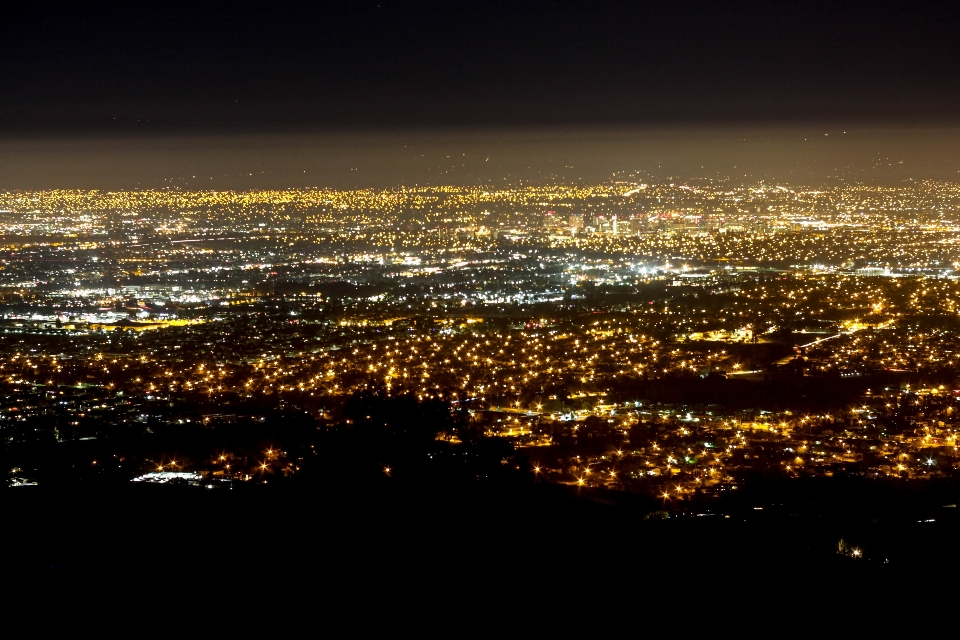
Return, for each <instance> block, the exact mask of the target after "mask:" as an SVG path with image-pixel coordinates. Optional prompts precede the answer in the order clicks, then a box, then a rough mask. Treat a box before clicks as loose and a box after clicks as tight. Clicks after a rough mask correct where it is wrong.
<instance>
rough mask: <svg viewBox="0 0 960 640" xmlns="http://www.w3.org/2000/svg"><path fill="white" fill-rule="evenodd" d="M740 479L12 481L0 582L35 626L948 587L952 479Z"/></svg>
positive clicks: (529, 610)
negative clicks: (693, 495)
mask: <svg viewBox="0 0 960 640" xmlns="http://www.w3.org/2000/svg"><path fill="white" fill-rule="evenodd" d="M357 480H360V479H357ZM757 487H758V488H756V489H751V488H749V487H745V488H744V490H743V491H742V492H741V493H740V494H739V495H736V496H734V497H731V498H723V499H711V500H710V501H709V502H702V503H700V502H697V501H695V500H694V501H691V500H687V501H681V502H666V503H664V502H663V501H660V502H657V501H652V500H651V499H650V498H646V497H641V496H636V495H629V494H618V493H613V492H599V491H584V490H580V491H578V490H577V489H575V488H570V487H565V486H558V485H552V484H547V483H537V482H531V481H528V480H526V479H525V478H523V477H521V476H519V475H517V476H513V475H510V474H506V475H504V476H503V477H500V478H497V479H496V480H491V481H488V482H472V483H465V482H457V481H451V482H430V483H427V482H425V481H422V480H404V481H399V482H398V481H395V479H394V478H390V477H386V476H384V477H383V478H380V479H371V481H370V482H359V481H354V482H351V481H350V480H349V479H344V480H343V481H342V482H340V483H330V484H326V483H320V484H309V483H300V484H290V485H286V486H279V485H278V486H269V485H267V486H264V485H261V486H238V487H237V488H235V489H216V490H209V489H203V488H199V487H171V486H142V485H133V484H130V485H129V486H128V485H114V486H99V487H95V488H91V487H87V488H84V489H80V490H76V491H74V490H66V489H62V488H61V489H57V490H51V489H49V488H41V487H18V488H13V489H7V490H5V491H4V493H3V497H2V500H3V514H4V516H3V521H4V525H3V543H2V552H0V553H2V556H0V557H2V573H3V580H4V582H5V584H6V585H7V586H8V587H12V588H13V593H15V594H16V597H17V598H18V599H19V601H22V602H33V603H35V602H38V601H40V602H46V603H47V605H48V606H47V610H46V614H45V615H43V616H41V617H40V618H37V620H36V622H38V623H40V624H43V625H47V626H52V627H53V628H61V627H62V628H69V627H72V626H73V625H77V624H81V623H84V621H86V622H91V621H92V622H93V623H95V624H100V622H101V621H102V615H103V612H102V609H101V608H102V607H108V608H109V609H110V610H115V611H126V610H128V609H129V608H131V607H144V606H146V607H147V609H148V610H150V609H151V607H152V606H153V603H156V602H161V601H168V600H169V601H172V602H174V603H176V604H175V605H173V608H172V609H168V610H166V611H167V613H166V614H164V615H173V616H174V617H176V618H177V619H179V620H181V621H198V620H200V619H203V620H207V619H208V618H209V616H210V615H212V612H213V611H217V609H213V608H211V607H213V604H212V603H214V602H223V601H226V602H227V603H233V604H228V605H227V606H228V609H229V610H231V611H233V614H231V616H232V615H235V614H237V613H238V611H237V610H236V608H237V607H239V608H240V609H243V608H244V606H246V605H243V604H242V603H248V604H250V605H251V606H265V605H264V604H263V603H265V602H268V601H271V602H273V601H276V600H277V599H279V601H280V602H282V603H283V604H282V605H281V609H282V608H283V607H292V608H293V609H295V610H296V611H298V612H299V614H302V613H303V612H304V611H313V612H315V613H316V615H317V616H320V617H319V618H318V619H317V620H318V621H317V624H318V625H320V626H321V627H322V625H323V624H325V622H324V621H329V624H331V625H332V624H333V622H332V620H333V619H334V617H336V616H338V615H347V614H346V612H347V611H352V610H353V609H351V608H347V609H342V608H341V607H340V605H339V604H337V603H340V602H349V603H351V604H350V605H349V606H350V607H355V606H361V607H363V608H369V609H370V610H371V611H374V612H375V614H374V613H371V614H370V615H366V616H360V617H357V618H353V623H354V624H356V625H358V627H357V631H358V632H359V631H361V630H364V629H366V630H367V632H371V631H372V632H377V633H379V632H380V631H383V630H389V629H392V628H395V625H398V624H402V622H403V621H404V620H406V621H408V622H409V621H413V620H420V619H421V617H422V616H426V618H428V619H430V620H432V621H433V624H439V625H442V624H446V623H451V624H452V623H455V622H457V621H460V620H463V619H464V618H463V616H467V619H469V618H470V616H477V615H478V614H479V612H480V611H487V612H488V613H489V616H494V618H496V619H498V620H499V619H501V617H502V616H504V615H506V616H507V618H508V619H512V618H511V616H514V614H515V613H517V612H519V611H521V610H522V611H524V612H526V613H525V614H524V616H525V617H526V616H527V615H530V616H532V617H533V618H540V619H541V622H542V623H543V624H544V625H548V626H549V625H555V624H557V623H558V621H559V622H561V624H562V625H563V624H571V625H574V626H575V627H576V628H579V629H584V628H587V627H589V625H590V624H592V623H591V622H589V621H591V620H594V619H595V618H594V616H595V615H597V614H598V612H602V611H608V610H611V609H612V610H614V611H623V610H624V607H628V608H632V609H631V610H636V611H642V612H645V613H644V614H643V615H652V612H653V611H659V612H661V614H663V613H664V612H666V611H668V610H669V611H680V612H683V615H684V616H685V621H684V623H683V624H684V625H687V626H689V625H692V627H693V628H696V629H697V630H698V631H699V630H705V629H706V628H708V627H709V625H711V624H713V621H714V619H715V617H716V616H717V615H726V614H724V613H723V612H725V611H726V612H729V609H727V607H728V606H730V605H732V603H734V602H738V601H739V602H741V603H742V604H743V605H744V606H749V607H753V608H756V607H758V606H760V607H761V609H762V610H763V611H766V609H767V607H768V605H772V602H773V601H777V602H778V603H779V604H778V605H777V606H786V607H787V609H790V608H791V607H794V606H796V607H807V606H815V607H819V608H822V610H823V611H825V612H828V611H832V613H830V614H829V615H835V614H837V612H838V611H849V610H851V609H852V608H854V607H855V606H859V605H858V604H857V603H859V602H861V601H862V600H863V599H866V600H867V601H869V602H870V603H872V604H873V605H874V606H880V605H881V604H882V603H884V602H891V603H899V604H897V605H896V606H898V607H900V606H906V605H905V604H904V603H905V602H906V601H905V600H904V598H906V597H909V596H911V595H914V596H915V595H918V594H921V595H923V597H925V598H927V597H929V598H934V597H939V596H942V595H946V596H949V594H950V593H953V592H954V591H953V590H954V588H953V587H952V586H950V585H951V584H952V581H954V580H955V576H956V575H957V573H956V572H957V569H958V568H960V561H958V545H957V543H958V541H960V537H958V534H960V518H958V515H957V507H956V506H954V505H955V504H956V502H957V497H958V495H960V494H958V487H957V486H954V485H952V484H947V483H944V484H940V485H937V484H930V483H928V484H925V485H922V486H921V485H919V484H910V485H907V484H904V485H878V484H874V483H870V482H868V481H865V480H863V479H859V478H831V479H825V480H820V481H811V482H806V483H802V482H800V481H795V482H783V483H781V484H777V483H772V484H763V485H757ZM797 597H800V598H801V600H797V599H796V598H797ZM764 603H766V604H764ZM303 607H306V609H304V608H303ZM835 607H840V609H835ZM388 611H392V612H393V613H389V614H388V613H387V612H388ZM538 612H539V613H538ZM155 613H156V611H154V614H155ZM247 614H249V612H247ZM299 614H298V615H299ZM151 615H152V614H151ZM218 615H219V614H218ZM284 615H286V614H284ZM671 615H676V614H671ZM348 617H349V615H348ZM481 617H482V618H487V617H488V616H487V614H484V616H481ZM243 619H244V618H242V617H241V618H235V619H234V620H233V623H236V622H237V620H243ZM670 619H675V618H670ZM548 620H549V622H548ZM564 621H565V622H564ZM651 623H652V619H651ZM177 624H193V622H189V623H188V622H180V623H177ZM585 625H586V626H585ZM328 628H330V627H328Z"/></svg>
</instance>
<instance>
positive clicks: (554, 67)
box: [0, 0, 960, 137]
mask: <svg viewBox="0 0 960 640" xmlns="http://www.w3.org/2000/svg"><path fill="white" fill-rule="evenodd" d="M958 17H960V10H958V9H957V5H956V4H954V3H950V2H938V3H927V2H921V1H918V0H912V1H910V2H882V1H873V2H836V1H834V2H816V1H813V0H808V1H804V2H795V3H785V2H773V1H770V0H766V1H764V2H710V3H704V2H692V1H681V0H667V1H656V0H651V1H645V2H616V3H606V2H599V1H593V2H538V1H523V0H513V1H511V2H502V3H501V2H401V1H397V0H371V1H367V0H356V1H339V2H338V1H334V2H310V3H300V4H297V3H284V2H276V1H271V2H266V1H265V2H261V3H249V2H237V1H235V2H224V3H217V2H173V1H165V2H150V1H147V0H138V1H137V2H84V1H82V0H76V1H74V2H70V3H64V4H53V3H47V2H42V1H38V0H30V1H28V2H16V1H11V0H5V2H3V3H2V5H0V21H2V24H3V25H4V29H3V36H2V38H0V78H2V83H3V90H2V99H0V135H2V136H4V137H11V136H24V135H27V136H33V135H37V134H57V135H62V134H65V133H66V134H95V135H100V134H113V133H130V132H136V133H153V132H161V133H170V132H177V133H184V134H194V133H218V132H246V133H259V132H269V131H277V130H303V129H309V130H324V131H329V130H342V129H344V128H350V129H370V128H378V129H382V128H391V127H410V126H415V127H436V126H454V127H465V126H466V127H469V126H478V125H479V126H497V127H500V126H530V125H541V126H556V125H564V126H567V125H578V126H583V125H598V124H602V125H660V124H674V125H676V124H680V125H700V124H715V123H759V122H764V123H784V122H794V121H831V122H832V121H849V120H851V119H853V120H857V121H884V122H888V123H889V122H901V123H911V124H916V123H918V122H936V123H938V124H952V123H955V122H956V120H957V118H958V114H960V73H958V69H960V20H958Z"/></svg>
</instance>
